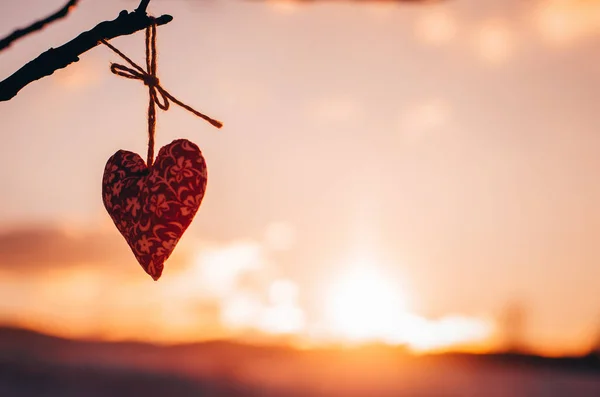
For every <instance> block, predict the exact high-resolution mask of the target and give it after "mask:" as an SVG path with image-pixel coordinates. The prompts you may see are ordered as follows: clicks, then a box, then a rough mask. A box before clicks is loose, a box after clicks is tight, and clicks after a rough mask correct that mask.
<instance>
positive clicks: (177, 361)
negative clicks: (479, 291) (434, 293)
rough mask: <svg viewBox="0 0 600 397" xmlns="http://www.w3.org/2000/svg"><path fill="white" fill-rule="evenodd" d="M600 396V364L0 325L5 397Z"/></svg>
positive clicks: (598, 360)
mask: <svg viewBox="0 0 600 397" xmlns="http://www.w3.org/2000/svg"><path fill="white" fill-rule="evenodd" d="M138 395H140V396H141V395H143V396H183V397H186V396H195V397H198V396H224V397H225V396H227V397H236V396H240V397H246V396H248V397H249V396H259V395H260V396H286V397H287V396H311V397H312V396H340V397H342V396H343V397H353V396H356V397H358V396H383V397H385V396H411V397H412V396H422V397H424V396H431V397H433V396H465V397H468V396H498V397H501V396H502V397H506V396H514V397H521V396H523V397H525V396H527V397H554V396H583V397H586V396H590V397H598V396H600V357H598V355H593V354H590V355H588V356H585V357H563V358H544V357H538V356H531V355H523V354H515V353H503V354H500V353H499V354H491V355H474V354H462V353H461V354H457V353H452V354H438V355H433V354H432V355H425V356H412V355H410V354H408V353H407V352H406V350H405V349H403V348H402V347H390V346H383V345H371V346H364V347H360V348H353V349H339V348H327V349H325V348H323V349H314V350H297V349H293V348H289V347H286V346H278V345H271V346H256V345H250V344H244V343H238V342H234V341H212V342H202V343H193V344H182V345H170V346H165V345H153V344H149V343H138V342H102V341H88V340H70V339H64V338H59V337H54V336H49V335H44V334H41V333H37V332H33V331H28V330H23V329H17V328H9V327H5V328H0V396H16V397H21V396H22V397H25V396H45V397H46V396H48V397H54V396H69V397H70V396H86V397H87V396H91V397H95V396H111V397H120V396H138Z"/></svg>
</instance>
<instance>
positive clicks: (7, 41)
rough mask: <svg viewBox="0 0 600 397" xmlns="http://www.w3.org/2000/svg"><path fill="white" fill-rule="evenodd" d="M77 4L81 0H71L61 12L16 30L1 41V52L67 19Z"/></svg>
mask: <svg viewBox="0 0 600 397" xmlns="http://www.w3.org/2000/svg"><path fill="white" fill-rule="evenodd" d="M77 3H79V0H70V1H69V2H67V4H65V5H64V6H63V7H62V8H61V9H60V10H58V11H56V12H55V13H54V14H52V15H50V16H48V17H47V18H44V19H41V20H39V21H37V22H34V23H33V24H31V25H30V26H28V27H26V28H23V29H17V30H15V31H14V32H12V33H11V34H9V35H8V36H6V37H5V38H3V39H1V40H0V51H2V50H5V49H7V48H8V47H10V45H11V44H12V43H14V42H15V41H17V40H19V39H21V38H23V37H25V36H27V35H28V34H31V33H34V32H36V31H38V30H41V29H43V28H44V27H45V26H46V25H48V24H51V23H52V22H55V21H57V20H59V19H61V18H64V17H66V16H67V15H68V14H69V12H70V11H71V10H72V9H73V8H75V6H76V5H77Z"/></svg>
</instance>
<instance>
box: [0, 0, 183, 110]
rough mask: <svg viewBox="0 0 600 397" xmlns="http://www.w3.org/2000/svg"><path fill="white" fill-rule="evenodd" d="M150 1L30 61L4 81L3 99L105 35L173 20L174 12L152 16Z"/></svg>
mask: <svg viewBox="0 0 600 397" xmlns="http://www.w3.org/2000/svg"><path fill="white" fill-rule="evenodd" d="M148 2H149V1H145V0H142V2H141V3H140V6H139V7H138V9H136V10H135V11H133V12H127V11H121V13H120V14H119V16H118V17H117V18H116V19H114V20H112V21H104V22H101V23H99V24H98V25H96V27H94V28H93V29H91V30H89V31H87V32H83V33H81V34H80V35H79V36H77V37H76V38H74V39H73V40H71V41H69V42H68V43H66V44H64V45H62V46H60V47H58V48H50V49H49V50H48V51H46V52H44V53H42V54H41V55H40V56H38V57H37V58H35V59H34V60H33V61H31V62H29V63H27V64H26V65H25V66H23V67H22V68H21V69H19V70H17V71H16V72H15V73H14V74H13V75H11V76H10V77H8V78H6V79H5V80H3V81H1V82H0V102H2V101H8V100H10V99H12V98H14V97H15V96H16V95H17V93H18V92H19V91H20V90H21V89H22V88H24V87H25V86H27V85H28V84H29V83H32V82H34V81H36V80H39V79H41V78H43V77H46V76H50V75H51V74H52V73H54V72H55V71H56V70H58V69H62V68H65V67H67V66H68V65H70V64H71V63H73V62H77V61H79V56H80V55H81V54H83V53H84V52H86V51H89V50H91V49H92V48H94V47H96V46H97V45H98V44H100V40H101V39H105V40H110V39H113V38H115V37H119V36H126V35H130V34H133V33H135V32H137V31H140V30H143V29H146V28H147V27H148V26H150V25H152V23H156V24H157V25H164V24H167V23H169V22H171V21H172V20H173V17H172V16H170V15H162V16H160V17H158V18H156V19H154V18H153V17H150V16H148V15H147V14H146V11H145V8H146V6H147V5H148ZM144 5H145V6H144Z"/></svg>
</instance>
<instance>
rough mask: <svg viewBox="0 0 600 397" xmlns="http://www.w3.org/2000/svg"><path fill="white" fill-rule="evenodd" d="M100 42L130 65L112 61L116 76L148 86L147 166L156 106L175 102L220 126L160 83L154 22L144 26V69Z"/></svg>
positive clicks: (165, 106) (150, 159) (151, 151)
mask: <svg viewBox="0 0 600 397" xmlns="http://www.w3.org/2000/svg"><path fill="white" fill-rule="evenodd" d="M100 42H101V43H102V44H104V45H105V46H107V47H108V48H110V49H111V50H112V51H114V52H115V53H116V54H117V55H119V56H120V57H121V58H123V59H124V60H125V61H127V63H129V64H130V65H131V67H128V66H125V65H121V64H118V63H112V64H111V65H110V70H111V72H113V73H114V74H116V75H117V76H122V77H125V78H128V79H132V80H141V81H143V82H144V85H146V86H147V87H148V96H149V101H148V158H147V160H146V164H147V166H148V168H150V167H151V166H152V163H153V161H154V135H155V132H156V106H158V107H159V108H160V109H162V110H169V106H170V102H173V103H176V104H177V105H179V106H181V107H182V108H184V109H185V110H187V111H189V112H191V113H193V114H195V115H196V116H198V117H200V118H202V119H204V120H206V121H208V122H209V123H210V124H212V125H213V126H215V127H217V128H221V127H222V126H223V123H221V122H220V121H218V120H215V119H213V118H211V117H208V116H207V115H205V114H203V113H200V112H199V111H197V110H196V109H194V108H192V107H191V106H189V105H186V104H185V103H183V102H181V101H180V100H178V99H177V98H175V97H174V96H173V95H171V94H170V93H169V92H168V91H167V90H165V89H164V88H163V87H162V86H161V85H160V81H159V80H158V77H157V76H156V58H157V53H156V24H154V23H153V24H152V25H150V26H148V27H147V28H146V70H144V69H143V68H142V67H141V66H139V65H138V64H136V63H135V62H133V61H132V60H131V59H130V58H129V57H128V56H127V55H125V54H123V53H122V52H121V51H119V50H118V49H117V48H115V47H114V46H113V45H112V44H110V43H109V42H108V41H106V40H104V39H101V40H100Z"/></svg>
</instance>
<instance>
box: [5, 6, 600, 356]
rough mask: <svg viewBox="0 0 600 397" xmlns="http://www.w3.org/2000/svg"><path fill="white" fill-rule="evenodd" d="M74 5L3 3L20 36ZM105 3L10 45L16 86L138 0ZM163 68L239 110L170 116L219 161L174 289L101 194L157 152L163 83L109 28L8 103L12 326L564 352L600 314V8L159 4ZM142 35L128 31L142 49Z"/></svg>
mask: <svg viewBox="0 0 600 397" xmlns="http://www.w3.org/2000/svg"><path fill="white" fill-rule="evenodd" d="M63 4H64V1H63V0H52V1H50V0H44V1H42V0H20V1H12V2H3V3H2V4H1V5H0V36H5V35H6V34H8V33H10V32H12V31H13V30H14V29H16V28H19V27H23V26H26V25H28V24H29V23H31V22H32V21H34V20H36V19H39V18H40V17H43V16H45V15H47V14H49V13H50V12H52V11H54V10H56V9H58V8H59V7H61V6H62V5H63ZM137 4H138V1H134V0H127V1H125V0H106V1H92V0H82V1H81V4H80V6H79V7H77V8H76V9H75V10H74V11H73V12H72V13H71V14H70V15H69V16H68V17H67V18H66V19H64V20H61V21H59V22H57V23H55V24H53V25H52V26H50V27H48V28H47V29H46V30H44V31H43V33H39V34H33V35H31V36H29V37H27V38H26V39H23V40H21V41H19V42H16V43H15V44H14V45H13V46H12V47H11V48H9V49H8V50H6V51H4V52H2V53H0V58H1V61H0V78H2V79H3V78H5V77H7V76H9V75H10V74H12V73H13V72H14V71H15V70H17V69H18V68H19V67H21V66H22V65H23V64H25V63H26V62H28V61H30V60H31V59H33V58H35V57H36V56H37V55H39V54H40V53H41V52H43V51H45V50H47V49H48V48H50V47H57V46H59V45H61V44H63V43H65V42H67V41H69V40H71V39H72V38H73V37H75V36H76V35H78V34H79V33H81V32H82V31H85V30H88V29H90V28H91V27H93V26H95V25H96V24H97V23H98V22H101V21H103V20H110V19H114V18H115V17H116V16H117V15H118V13H119V11H120V10H122V9H124V8H125V9H129V10H133V9H134V8H135V7H136V6H137ZM149 11H150V12H151V13H152V14H154V15H160V14H163V13H168V14H171V15H173V17H174V20H173V22H171V23H170V24H168V25H165V26H162V27H159V29H158V49H159V64H158V75H159V77H160V79H161V83H162V84H163V86H164V87H165V88H166V89H167V90H169V91H170V92H171V93H172V94H173V95H175V96H176V97H178V98H179V99H181V100H182V101H184V102H186V103H188V104H190V105H191V106H193V107H195V108H196V109H198V110H200V111H202V112H204V113H207V114H208V115H210V116H212V117H215V118H217V119H219V120H222V121H223V122H224V123H225V126H224V128H223V129H222V130H216V129H215V128H213V127H211V126H210V125H209V124H207V123H205V122H203V121H202V120H200V119H197V118H195V117H194V116H193V115H191V114H189V113H188V112H185V111H184V110H182V109H180V108H177V107H174V108H172V109H171V110H169V111H168V112H166V113H165V112H160V113H159V115H158V126H157V145H158V146H162V145H165V144H167V143H169V142H171V141H172V140H173V139H176V138H187V139H189V140H191V141H193V142H195V143H196V144H198V145H199V146H200V148H201V149H202V152H203V154H204V156H205V158H206V161H207V164H208V188H207V192H206V196H205V198H204V201H203V203H202V206H201V207H200V210H199V212H198V214H197V216H196V218H195V220H194V221H193V223H192V225H191V226H190V228H189V229H188V231H187V233H186V234H185V235H184V237H183V238H182V240H181V242H180V244H179V246H178V247H177V249H176V250H175V253H174V254H173V256H172V258H171V259H170V260H169V261H167V263H166V265H165V271H164V273H163V276H162V278H161V279H160V280H159V281H158V282H154V281H152V279H151V278H150V277H149V276H148V275H146V274H145V273H144V271H143V269H142V268H141V267H140V266H139V265H138V264H137V262H136V260H135V258H134V257H133V255H132V253H131V252H130V250H129V248H128V247H127V245H126V243H125V240H124V239H123V238H122V237H121V236H120V234H119V233H118V231H117V230H116V228H115V227H114V225H113V224H112V221H111V220H110V218H109V216H108V214H107V213H106V211H105V209H104V207H103V204H102V199H101V178H102V172H103V170H104V165H105V163H106V161H107V159H108V158H109V157H110V156H111V155H112V154H113V153H114V152H115V151H117V150H119V149H126V150H131V151H136V152H138V153H140V154H142V157H144V155H143V154H144V153H145V150H146V149H145V148H146V145H147V140H146V139H147V138H146V128H147V127H146V122H147V121H146V114H145V111H146V106H147V90H146V89H145V88H144V87H143V85H142V83H140V82H137V81H131V80H127V79H123V78H119V77H116V76H114V75H112V74H111V73H110V71H109V64H110V62H111V61H114V62H120V60H119V59H117V58H116V55H114V54H113V53H112V52H111V51H110V50H109V49H108V48H105V47H102V46H99V47H96V48H95V49H93V50H91V51H89V52H88V53H86V54H84V55H83V56H82V57H81V60H80V62H78V63H77V64H73V65H71V66H69V67H68V68H67V69H65V70H61V71H58V72H56V73H55V74H54V75H52V76H50V77H47V78H44V79H42V80H40V81H38V82H35V83H33V84H31V85H29V86H27V87H26V88H25V89H23V90H22V91H21V92H20V93H19V94H18V95H17V96H16V97H15V98H14V99H12V100H11V101H9V102H2V103H0V120H1V127H2V129H1V132H0V136H1V138H2V140H1V143H0V183H1V186H2V187H1V188H0V192H1V194H0V204H1V205H0V322H2V323H9V324H16V325H23V326H28V327H33V328H36V329H40V330H44V331H47V332H53V333H58V334H62V335H67V336H94V337H98V336H99V337H106V338H111V339H114V338H139V339H145V340H154V341H164V342H174V341H190V340H197V339H207V338H218V337H229V336H235V337H249V338H250V337H254V336H256V335H264V334H267V335H274V336H276V335H288V334H291V335H292V336H293V339H294V340H299V341H302V342H303V343H308V344H311V343H320V342H330V341H334V342H347V341H370V340H382V341H385V342H390V343H408V344H409V345H410V346H412V347H413V348H414V349H415V350H427V349H430V348H436V347H444V346H471V347H472V346H478V347H480V348H494V347H495V346H498V343H499V341H500V340H501V334H502V332H501V331H502V322H501V318H502V316H503V313H504V311H505V308H506V307H507V306H508V305H511V304H512V303H513V302H516V303H519V304H520V305H522V307H523V308H524V310H525V312H526V316H525V321H524V337H525V338H526V342H527V343H528V345H529V346H530V347H531V348H532V349H534V350H535V351H538V352H542V353H544V354H563V353H573V352H575V353H581V352H585V351H586V350H588V349H589V348H590V347H591V345H592V343H593V341H594V338H596V336H597V334H598V332H600V156H599V155H598V153H599V151H600V130H599V125H600V90H599V87H600V52H599V51H598V49H599V48H600V0H531V1H523V0H489V1H481V0H453V1H446V2H441V3H435V4H429V5H418V4H401V3H394V2H382V3H362V2H355V1H352V2H344V1H325V2H310V3H306V4H305V3H303V2H302V3H294V2H286V1H267V2H262V1H242V0H213V1H193V0H189V1H186V0H178V1H167V0H154V1H152V2H151V4H150V8H149ZM143 40H144V39H143V33H142V32H139V33H137V34H135V35H131V36H126V37H120V38H117V39H115V40H113V41H112V43H113V44H114V45H115V46H117V47H118V48H119V49H121V50H123V51H124V52H125V53H127V54H128V55H130V56H131V57H132V58H133V59H135V60H137V61H139V62H141V63H143V56H144V53H143V50H144V45H143Z"/></svg>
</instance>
